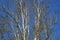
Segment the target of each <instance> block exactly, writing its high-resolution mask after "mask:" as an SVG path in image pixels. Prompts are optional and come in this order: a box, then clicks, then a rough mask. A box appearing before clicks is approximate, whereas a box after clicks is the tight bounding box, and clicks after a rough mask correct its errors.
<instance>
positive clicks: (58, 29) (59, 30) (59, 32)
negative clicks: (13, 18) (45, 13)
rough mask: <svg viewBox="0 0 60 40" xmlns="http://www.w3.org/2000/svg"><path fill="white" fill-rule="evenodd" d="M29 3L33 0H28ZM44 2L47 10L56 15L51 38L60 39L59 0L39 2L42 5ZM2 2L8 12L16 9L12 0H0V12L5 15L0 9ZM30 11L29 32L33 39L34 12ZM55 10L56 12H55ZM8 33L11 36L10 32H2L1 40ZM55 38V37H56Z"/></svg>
mask: <svg viewBox="0 0 60 40" xmlns="http://www.w3.org/2000/svg"><path fill="white" fill-rule="evenodd" d="M28 1H29V2H28V3H30V4H31V2H32V1H33V0H28ZM44 3H46V4H47V5H48V6H49V7H48V9H49V12H50V14H51V15H52V16H55V15H57V22H58V23H57V24H55V25H52V26H53V27H54V29H55V32H54V37H52V38H53V39H51V40H60V0H43V2H42V3H41V4H42V5H44ZM3 4H6V6H5V8H6V9H8V8H9V10H10V12H12V10H14V9H16V5H15V4H14V3H13V1H12V0H0V14H1V15H3V16H5V15H6V14H4V12H3V11H2V9H1V6H2V5H3ZM29 7H31V5H29ZM30 11H31V13H30V26H31V27H30V30H31V31H30V33H31V38H30V39H32V40H33V36H32V35H33V34H32V31H33V29H32V26H34V14H33V10H32V9H30ZM56 12H57V14H55V13H56ZM8 35H10V36H11V37H12V35H13V34H12V33H11V34H8V33H5V34H4V38H3V40H7V38H8ZM56 38H57V39H56Z"/></svg>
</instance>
